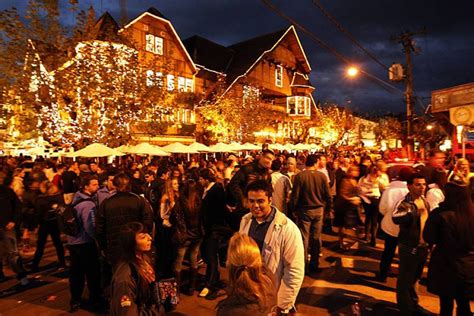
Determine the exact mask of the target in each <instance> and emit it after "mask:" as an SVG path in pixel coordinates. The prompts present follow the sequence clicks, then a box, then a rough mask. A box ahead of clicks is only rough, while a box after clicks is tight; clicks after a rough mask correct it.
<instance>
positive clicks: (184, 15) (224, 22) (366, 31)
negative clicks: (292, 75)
mask: <svg viewBox="0 0 474 316" xmlns="http://www.w3.org/2000/svg"><path fill="white" fill-rule="evenodd" d="M62 2H65V0H62ZM79 2H80V4H81V6H82V7H83V8H87V7H88V6H89V5H90V4H93V5H94V7H95V8H96V11H97V13H98V14H100V13H102V12H101V11H105V10H108V11H109V12H111V13H112V15H113V16H114V17H116V18H117V20H119V18H120V8H119V5H118V3H119V1H118V0H116V1H106V0H103V1H102V4H103V6H102V10H101V6H100V1H99V0H82V1H81V0H79ZM319 2H320V3H321V4H322V5H323V6H324V8H325V9H326V10H327V11H329V12H330V13H331V14H332V15H333V16H334V17H335V18H336V19H337V20H338V21H339V22H340V23H341V25H342V26H343V27H345V28H346V29H347V30H349V31H350V32H351V33H352V34H353V35H354V36H355V37H356V38H357V40H358V41H359V42H360V43H361V44H362V45H363V46H364V47H365V48H367V49H368V50H369V51H370V52H372V53H373V54H374V55H376V56H377V59H379V60H380V62H381V63H383V64H384V65H391V64H392V63H393V62H399V63H404V61H405V57H404V54H403V51H402V48H401V45H400V44H399V43H396V42H394V41H392V40H391V37H392V36H394V35H397V34H400V33H401V32H403V31H405V30H411V31H417V30H420V29H422V28H423V27H426V29H427V35H423V36H417V37H416V38H415V40H416V43H417V46H418V47H420V48H421V53H420V54H419V55H416V56H413V64H414V79H415V80H414V85H415V90H416V92H417V95H418V96H420V97H423V98H424V99H422V100H423V102H424V103H425V105H427V104H428V103H429V101H430V100H429V98H428V99H426V97H429V96H430V94H431V91H432V90H436V89H440V88H444V87H450V86H453V85H458V84H463V83H467V82H473V81H474V63H473V62H472V58H473V57H474V45H473V43H474V19H473V18H472V12H474V1H473V0H452V1H446V0H416V1H413V0H398V1H393V0H361V1H347V0H319ZM26 3H27V0H2V1H1V3H0V9H4V8H7V7H10V6H13V5H15V6H17V7H18V8H20V9H22V10H24V8H25V7H26ZM273 3H274V4H275V5H276V6H278V7H279V8H280V9H281V10H282V11H284V12H285V13H286V14H288V15H289V16H291V17H292V18H294V19H295V20H296V21H297V22H298V23H301V24H302V25H304V26H305V27H306V28H307V29H309V30H310V31H311V32H313V33H314V34H315V35H316V36H318V37H319V38H321V39H322V40H323V41H324V42H325V43H327V44H328V45H330V46H331V47H334V48H335V49H336V50H337V51H338V52H340V53H341V54H343V55H344V56H345V57H346V58H348V59H349V60H351V61H353V62H354V63H355V64H357V65H359V66H361V67H363V69H364V70H365V71H366V72H369V73H370V74H371V75H372V76H376V77H378V78H380V79H381V80H386V79H387V72H386V71H385V70H384V68H383V67H381V66H380V65H378V64H377V63H375V62H374V61H373V60H372V59H370V57H368V56H367V55H366V54H365V53H363V52H362V51H361V50H360V49H359V48H357V46H356V45H355V44H354V43H352V42H351V40H350V39H348V38H347V37H346V36H344V34H342V33H341V32H340V31H339V30H337V28H336V27H335V26H334V25H333V24H331V22H329V20H328V19H327V18H326V17H325V16H324V15H323V14H322V13H321V11H320V10H319V9H318V8H317V7H316V6H315V5H314V4H313V3H312V0H292V1H288V0H274V1H273ZM151 6H154V7H156V8H157V9H158V10H160V11H161V12H162V13H163V14H164V15H165V16H166V17H167V18H168V19H170V20H171V22H172V23H173V25H174V27H175V28H176V30H177V31H178V33H179V34H180V36H181V37H182V38H183V39H184V38H187V37H189V36H192V35H194V34H199V35H201V36H204V37H207V38H209V39H211V40H213V41H216V42H218V43H220V44H223V45H230V44H233V43H235V42H238V41H241V40H244V39H247V38H250V37H254V36H258V35H261V34H265V33H269V32H273V31H275V30H278V29H281V28H283V27H286V26H287V25H288V24H289V23H288V22H287V21H285V20H283V19H282V18H281V17H279V16H278V15H277V14H275V13H274V12H272V11H271V10H269V9H268V8H267V7H266V6H265V5H264V4H263V3H262V2H261V1H258V0H225V1H224V0H179V1H172V0H168V1H159V2H158V1H156V0H128V7H127V9H128V16H129V18H132V17H134V16H137V15H139V14H140V13H142V12H143V11H144V10H146V9H147V8H149V7H151ZM68 14H69V15H70V13H68ZM66 16H67V15H66ZM69 21H73V20H72V17H70V16H69V17H67V18H65V23H68V24H69V23H70V22H69ZM299 35H300V38H301V40H302V43H303V46H304V48H305V50H306V54H307V56H308V59H309V61H310V64H311V65H312V68H313V73H312V75H311V80H312V82H313V84H314V85H315V86H316V91H315V94H314V97H315V99H316V100H321V101H322V102H324V101H334V102H337V103H339V104H341V105H345V106H348V107H349V108H351V109H353V110H354V111H359V112H371V113H373V112H380V113H384V112H386V111H392V112H400V111H404V108H405V105H404V101H403V94H402V93H401V92H400V91H403V90H404V86H403V84H400V83H395V84H393V85H394V86H395V87H396V88H397V89H398V91H397V90H396V89H390V88H387V87H386V86H384V85H382V84H380V83H377V80H371V79H370V78H367V77H364V76H361V77H359V78H356V79H352V80H349V79H347V78H345V76H344V70H345V65H344V64H343V63H341V62H340V61H339V60H338V59H337V58H336V57H335V56H334V55H333V54H332V53H330V52H328V51H326V50H324V49H323V48H321V47H320V46H319V45H317V44H316V43H315V42H314V41H313V40H311V39H310V38H309V37H307V36H306V35H304V34H303V33H302V32H301V31H299ZM417 107H418V110H420V108H421V105H418V106H417Z"/></svg>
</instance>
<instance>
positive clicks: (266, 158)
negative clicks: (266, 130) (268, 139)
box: [258, 149, 275, 169]
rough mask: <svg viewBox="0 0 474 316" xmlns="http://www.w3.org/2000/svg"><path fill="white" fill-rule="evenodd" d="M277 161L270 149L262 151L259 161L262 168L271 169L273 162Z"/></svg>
mask: <svg viewBox="0 0 474 316" xmlns="http://www.w3.org/2000/svg"><path fill="white" fill-rule="evenodd" d="M274 159H275V153H274V152H273V151H271V150H270V149H265V150H263V151H262V154H261V155H260V158H259V159H258V164H259V165H260V167H262V168H266V169H270V167H271V166H272V161H273V160H274Z"/></svg>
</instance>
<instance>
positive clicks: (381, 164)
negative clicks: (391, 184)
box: [375, 160, 387, 173]
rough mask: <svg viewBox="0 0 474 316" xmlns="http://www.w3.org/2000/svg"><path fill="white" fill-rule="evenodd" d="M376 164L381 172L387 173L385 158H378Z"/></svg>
mask: <svg viewBox="0 0 474 316" xmlns="http://www.w3.org/2000/svg"><path fill="white" fill-rule="evenodd" d="M375 166H376V167H377V169H378V170H379V172H380V173H386V172H387V164H386V163H385V161H383V160H378V161H377V162H376V163H375Z"/></svg>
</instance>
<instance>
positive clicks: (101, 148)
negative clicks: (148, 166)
mask: <svg viewBox="0 0 474 316" xmlns="http://www.w3.org/2000/svg"><path fill="white" fill-rule="evenodd" d="M123 155H124V153H122V152H120V151H118V150H115V149H113V148H110V147H107V146H105V145H102V144H98V143H95V144H91V145H89V146H87V147H84V148H82V149H81V150H78V151H75V152H72V153H69V154H67V155H66V157H90V158H92V157H107V156H123Z"/></svg>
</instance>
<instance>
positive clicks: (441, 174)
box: [431, 169, 448, 190]
mask: <svg viewBox="0 0 474 316" xmlns="http://www.w3.org/2000/svg"><path fill="white" fill-rule="evenodd" d="M431 181H432V183H435V184H437V185H438V187H439V188H440V189H441V190H444V187H445V186H446V182H447V181H448V175H447V173H446V172H445V171H444V170H442V169H437V170H435V172H433V177H432V179H431Z"/></svg>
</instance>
